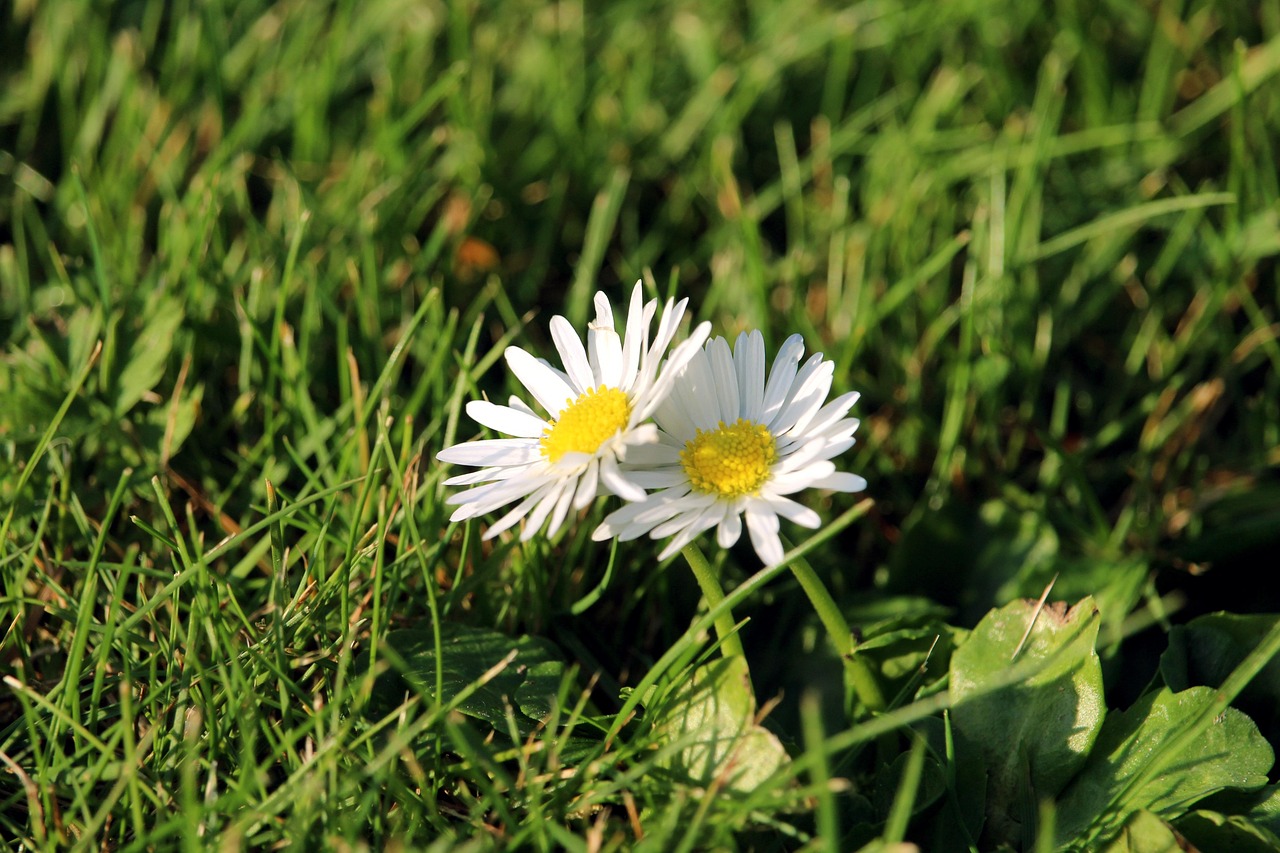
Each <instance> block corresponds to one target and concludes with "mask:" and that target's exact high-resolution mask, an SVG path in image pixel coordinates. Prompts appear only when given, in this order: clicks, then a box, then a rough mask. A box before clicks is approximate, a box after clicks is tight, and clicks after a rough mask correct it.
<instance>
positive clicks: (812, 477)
mask: <svg viewBox="0 0 1280 853" xmlns="http://www.w3.org/2000/svg"><path fill="white" fill-rule="evenodd" d="M835 470H836V466H835V465H834V464H833V463H831V462H827V461H826V460H823V461H821V462H814V463H813V464H811V465H809V466H808V467H806V468H801V469H800V470H799V471H788V472H786V473H783V474H774V475H773V479H771V480H770V481H769V491H770V492H772V493H773V494H775V495H789V494H792V493H794V492H798V491H800V490H801V489H809V488H812V487H813V484H814V483H815V482H817V481H819V480H821V479H823V478H824V477H829V476H831V474H832V473H834V472H835Z"/></svg>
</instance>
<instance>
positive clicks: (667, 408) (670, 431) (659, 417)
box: [653, 379, 698, 449]
mask: <svg viewBox="0 0 1280 853" xmlns="http://www.w3.org/2000/svg"><path fill="white" fill-rule="evenodd" d="M676 381H677V382H679V380H678V379H677V380H676ZM653 419H654V420H655V421H657V422H658V427H659V428H660V429H662V431H663V432H665V433H666V434H667V435H670V436H671V438H672V439H673V440H674V441H676V442H678V443H679V445H680V447H681V448H682V449H683V448H684V444H685V442H686V441H690V440H692V439H693V438H694V437H695V436H696V435H697V434H698V429H697V427H695V426H694V425H693V418H692V417H691V416H690V415H689V413H688V412H686V411H685V410H684V406H683V405H682V404H681V402H680V400H679V399H678V398H677V395H675V394H668V395H667V397H666V398H665V399H664V400H662V401H661V402H660V403H659V404H658V406H657V407H656V408H655V409H654V410H653Z"/></svg>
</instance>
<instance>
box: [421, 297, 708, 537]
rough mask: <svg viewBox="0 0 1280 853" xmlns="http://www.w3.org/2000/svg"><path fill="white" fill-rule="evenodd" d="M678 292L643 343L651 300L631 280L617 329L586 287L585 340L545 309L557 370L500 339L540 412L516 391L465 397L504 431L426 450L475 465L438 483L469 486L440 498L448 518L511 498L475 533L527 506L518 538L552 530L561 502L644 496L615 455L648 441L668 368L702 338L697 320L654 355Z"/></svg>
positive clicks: (508, 520)
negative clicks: (621, 330) (506, 396)
mask: <svg viewBox="0 0 1280 853" xmlns="http://www.w3.org/2000/svg"><path fill="white" fill-rule="evenodd" d="M687 302H688V300H687V299H682V300H680V301H679V302H678V303H675V304H674V305H673V304H672V301H671V300H668V301H667V304H666V306H665V307H664V308H663V312H662V319H661V320H660V321H659V322H658V333H657V335H656V336H655V337H654V338H653V341H652V343H651V342H650V340H649V328H650V326H651V325H652V322H653V316H654V314H655V313H656V312H657V309H658V300H656V299H652V300H650V301H649V302H644V301H643V298H642V294H641V289H640V282H636V286H635V289H634V290H632V292H631V305H630V308H629V309H628V311H627V325H626V330H625V335H624V337H621V338H620V337H619V336H618V333H617V332H616V331H615V330H614V325H613V311H612V310H611V309H610V307H609V300H608V298H606V297H605V295H604V294H603V293H597V294H596V296H595V308H596V319H595V322H593V323H591V324H590V325H589V326H588V329H587V346H586V348H585V349H584V348H583V346H582V341H581V339H580V338H579V337H578V334H577V332H575V331H574V330H573V327H572V326H571V325H570V324H569V321H568V320H566V319H565V318H564V317H561V316H558V315H557V316H555V317H552V318H551V337H552V339H553V340H554V341H555V345H556V350H557V351H559V353H560V361H561V363H562V364H563V365H564V370H559V369H557V368H555V367H553V366H552V365H551V364H549V363H548V362H547V361H545V360H544V359H540V358H534V357H533V356H531V355H530V354H529V353H527V352H525V351H524V350H522V349H520V348H519V347H508V348H507V351H506V353H505V356H506V359H507V366H508V367H509V368H511V372H512V373H514V374H515V376H516V378H517V379H519V380H520V381H521V383H523V384H524V386H525V388H527V389H529V393H530V394H532V395H533V398H534V399H535V400H537V402H538V404H539V405H540V406H541V407H542V408H543V409H544V410H545V411H546V412H547V416H546V417H543V416H542V415H540V414H538V413H537V412H535V411H534V410H533V409H532V408H530V407H529V406H528V405H526V404H525V403H524V402H522V401H521V400H520V399H519V398H517V397H512V398H511V399H510V401H509V405H506V406H499V405H496V404H494V403H490V402H488V401H486V400H473V401H472V402H470V403H468V404H467V414H468V415H470V416H471V418H472V419H473V420H475V421H476V422H477V423H479V424H481V425H482V426H486V427H489V428H490V429H493V430H496V431H497V432H500V433H503V434H505V435H508V436H511V438H496V439H487V440H484V441H469V442H466V443H463V444H456V445H454V446H453V447H448V448H445V449H444V450H442V451H440V452H439V453H438V454H436V458H437V459H439V460H440V461H441V462H449V463H452V464H455V465H470V466H474V467H478V468H480V470H479V471H473V472H471V473H469V474H462V475H460V476H457V477H450V478H449V479H447V480H445V481H444V482H445V485H448V486H472V485H474V486H475V488H471V489H467V490H465V491H462V492H458V493H456V494H453V495H451V496H450V497H449V498H448V503H450V504H457V505H458V508H457V509H456V510H454V512H453V515H451V516H450V521H462V520H464V519H468V518H474V517H475V516H478V515H484V514H485V513H488V512H492V511H493V510H495V509H498V508H499V507H503V506H506V505H507V504H510V503H515V502H518V503H516V505H515V507H513V508H512V509H511V510H510V511H509V512H507V513H506V515H504V516H502V518H500V519H499V520H498V521H497V523H495V524H493V525H492V526H491V527H490V528H489V530H488V531H487V532H486V533H485V535H484V538H485V539H491V538H493V537H494V536H497V535H498V534H499V533H501V532H502V531H504V530H506V529H507V528H509V527H511V526H512V525H514V524H515V523H516V522H518V521H520V519H522V518H525V517H526V516H527V518H528V521H527V523H526V524H525V527H524V531H523V532H522V533H521V535H520V538H521V540H528V539H530V538H532V537H533V536H534V534H536V533H537V532H538V531H539V530H541V529H542V527H543V525H544V524H546V527H547V535H549V536H550V535H553V534H554V533H555V532H556V531H557V530H559V529H560V525H561V524H562V523H563V522H564V520H565V517H566V516H567V515H568V513H569V510H570V508H573V509H581V508H583V507H585V506H586V505H587V504H589V503H591V501H592V500H593V499H594V498H595V497H596V495H597V494H601V493H606V492H612V493H613V494H616V495H619V496H620V497H623V498H626V499H628V500H640V499H642V498H644V496H645V491H644V489H643V488H642V487H641V486H640V485H639V484H638V483H637V482H636V480H635V475H634V474H632V473H629V472H623V471H622V470H621V469H620V467H619V465H618V463H619V462H620V461H622V460H623V459H626V458H629V456H630V455H631V454H632V453H634V452H635V450H636V448H638V447H643V446H645V445H647V444H651V443H653V442H655V441H657V438H658V433H657V428H656V427H655V426H654V425H653V424H652V423H646V421H647V420H648V419H649V418H650V416H651V415H652V414H653V412H654V409H656V408H657V406H658V404H659V403H661V402H662V400H663V398H664V397H666V395H667V393H668V392H669V391H670V390H671V385H672V382H673V380H674V378H675V375H676V373H677V372H678V371H679V369H680V368H682V367H683V366H684V365H685V364H686V363H687V362H688V361H689V359H691V358H692V357H694V356H695V355H697V354H698V353H699V352H701V349H700V347H701V346H702V343H703V341H705V340H706V339H707V335H708V334H709V332H710V329H711V325H710V324H709V323H702V324H701V325H699V326H698V327H697V328H696V329H694V330H693V334H692V335H691V336H690V337H689V339H688V340H686V341H684V342H683V343H681V344H680V345H679V346H677V347H676V348H675V349H674V350H672V352H671V355H670V357H669V358H668V359H667V362H666V364H665V365H662V357H663V355H664V354H665V353H666V351H667V347H668V345H670V343H671V339H672V338H673V337H674V336H675V333H676V328H677V327H678V326H679V324H680V319H681V317H683V316H684V309H685V305H686V304H687ZM660 368H661V369H660ZM477 483H478V484H480V485H476V484H477ZM548 519H550V521H548Z"/></svg>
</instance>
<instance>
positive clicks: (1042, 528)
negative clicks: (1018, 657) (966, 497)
mask: <svg viewBox="0 0 1280 853" xmlns="http://www.w3.org/2000/svg"><path fill="white" fill-rule="evenodd" d="M1057 560H1058V536H1057V533H1056V532H1055V531H1054V529H1053V528H1052V527H1050V526H1049V525H1048V523H1047V522H1046V521H1045V519H1044V517H1043V514H1042V513H1041V512H1040V511H1038V510H1034V509H1024V508H1020V507H1017V506H1015V505H1014V504H1012V503H1010V502H1006V501H1002V500H992V501H987V502H986V503H984V504H982V505H981V506H978V507H973V506H971V505H968V504H964V503H961V502H959V501H955V500H953V501H952V502H950V503H948V504H945V505H943V507H942V508H941V509H938V510H936V511H934V510H930V511H928V512H926V513H924V514H922V515H919V516H917V517H916V518H914V519H913V520H912V521H911V522H910V524H909V525H908V527H907V529H906V531H905V532H904V536H903V540H902V544H901V546H899V547H898V548H896V549H895V550H894V553H893V555H892V558H891V566H890V568H891V571H890V581H889V589H888V591H889V592H890V593H907V592H918V591H919V590H921V589H928V590H931V592H932V597H933V598H935V599H937V600H940V601H944V602H951V603H954V604H955V605H956V606H957V607H958V608H959V611H960V621H961V622H962V623H970V622H974V621H977V620H978V619H979V618H980V617H981V616H982V614H984V613H985V612H986V611H987V610H989V609H990V608H991V607H992V606H999V605H1002V604H1004V603H1006V602H1009V601H1011V600H1013V599H1015V598H1018V597H1020V596H1030V595H1038V594H1039V593H1040V591H1041V590H1043V589H1044V587H1045V585H1046V584H1048V583H1049V581H1050V580H1051V579H1052V578H1053V576H1054V573H1055V570H1056V566H1057Z"/></svg>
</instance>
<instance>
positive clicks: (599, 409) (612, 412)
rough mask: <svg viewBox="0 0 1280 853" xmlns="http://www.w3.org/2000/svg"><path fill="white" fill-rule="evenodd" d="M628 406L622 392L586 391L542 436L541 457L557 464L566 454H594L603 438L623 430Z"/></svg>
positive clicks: (627, 415) (608, 390) (600, 389)
mask: <svg viewBox="0 0 1280 853" xmlns="http://www.w3.org/2000/svg"><path fill="white" fill-rule="evenodd" d="M630 418H631V403H630V402H629V401H628V400H627V395H626V393H625V392H624V391H621V390H619V389H617V388H609V387H608V386H606V385H601V386H599V387H598V388H588V389H587V390H586V391H584V392H583V393H582V395H581V396H580V397H578V399H576V400H570V401H569V405H567V406H565V407H564V411H562V412H561V413H560V418H559V420H555V421H552V422H551V428H550V429H548V430H545V431H543V433H542V440H541V443H542V455H543V456H545V457H547V459H549V460H551V461H552V462H559V461H560V457H561V456H564V455H565V454H566V453H595V452H596V451H597V450H598V449H599V448H600V445H601V444H603V443H604V440H605V439H606V438H609V437H610V436H611V435H614V434H615V433H617V432H618V430H620V429H626V426H627V421H628V420H629V419H630Z"/></svg>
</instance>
